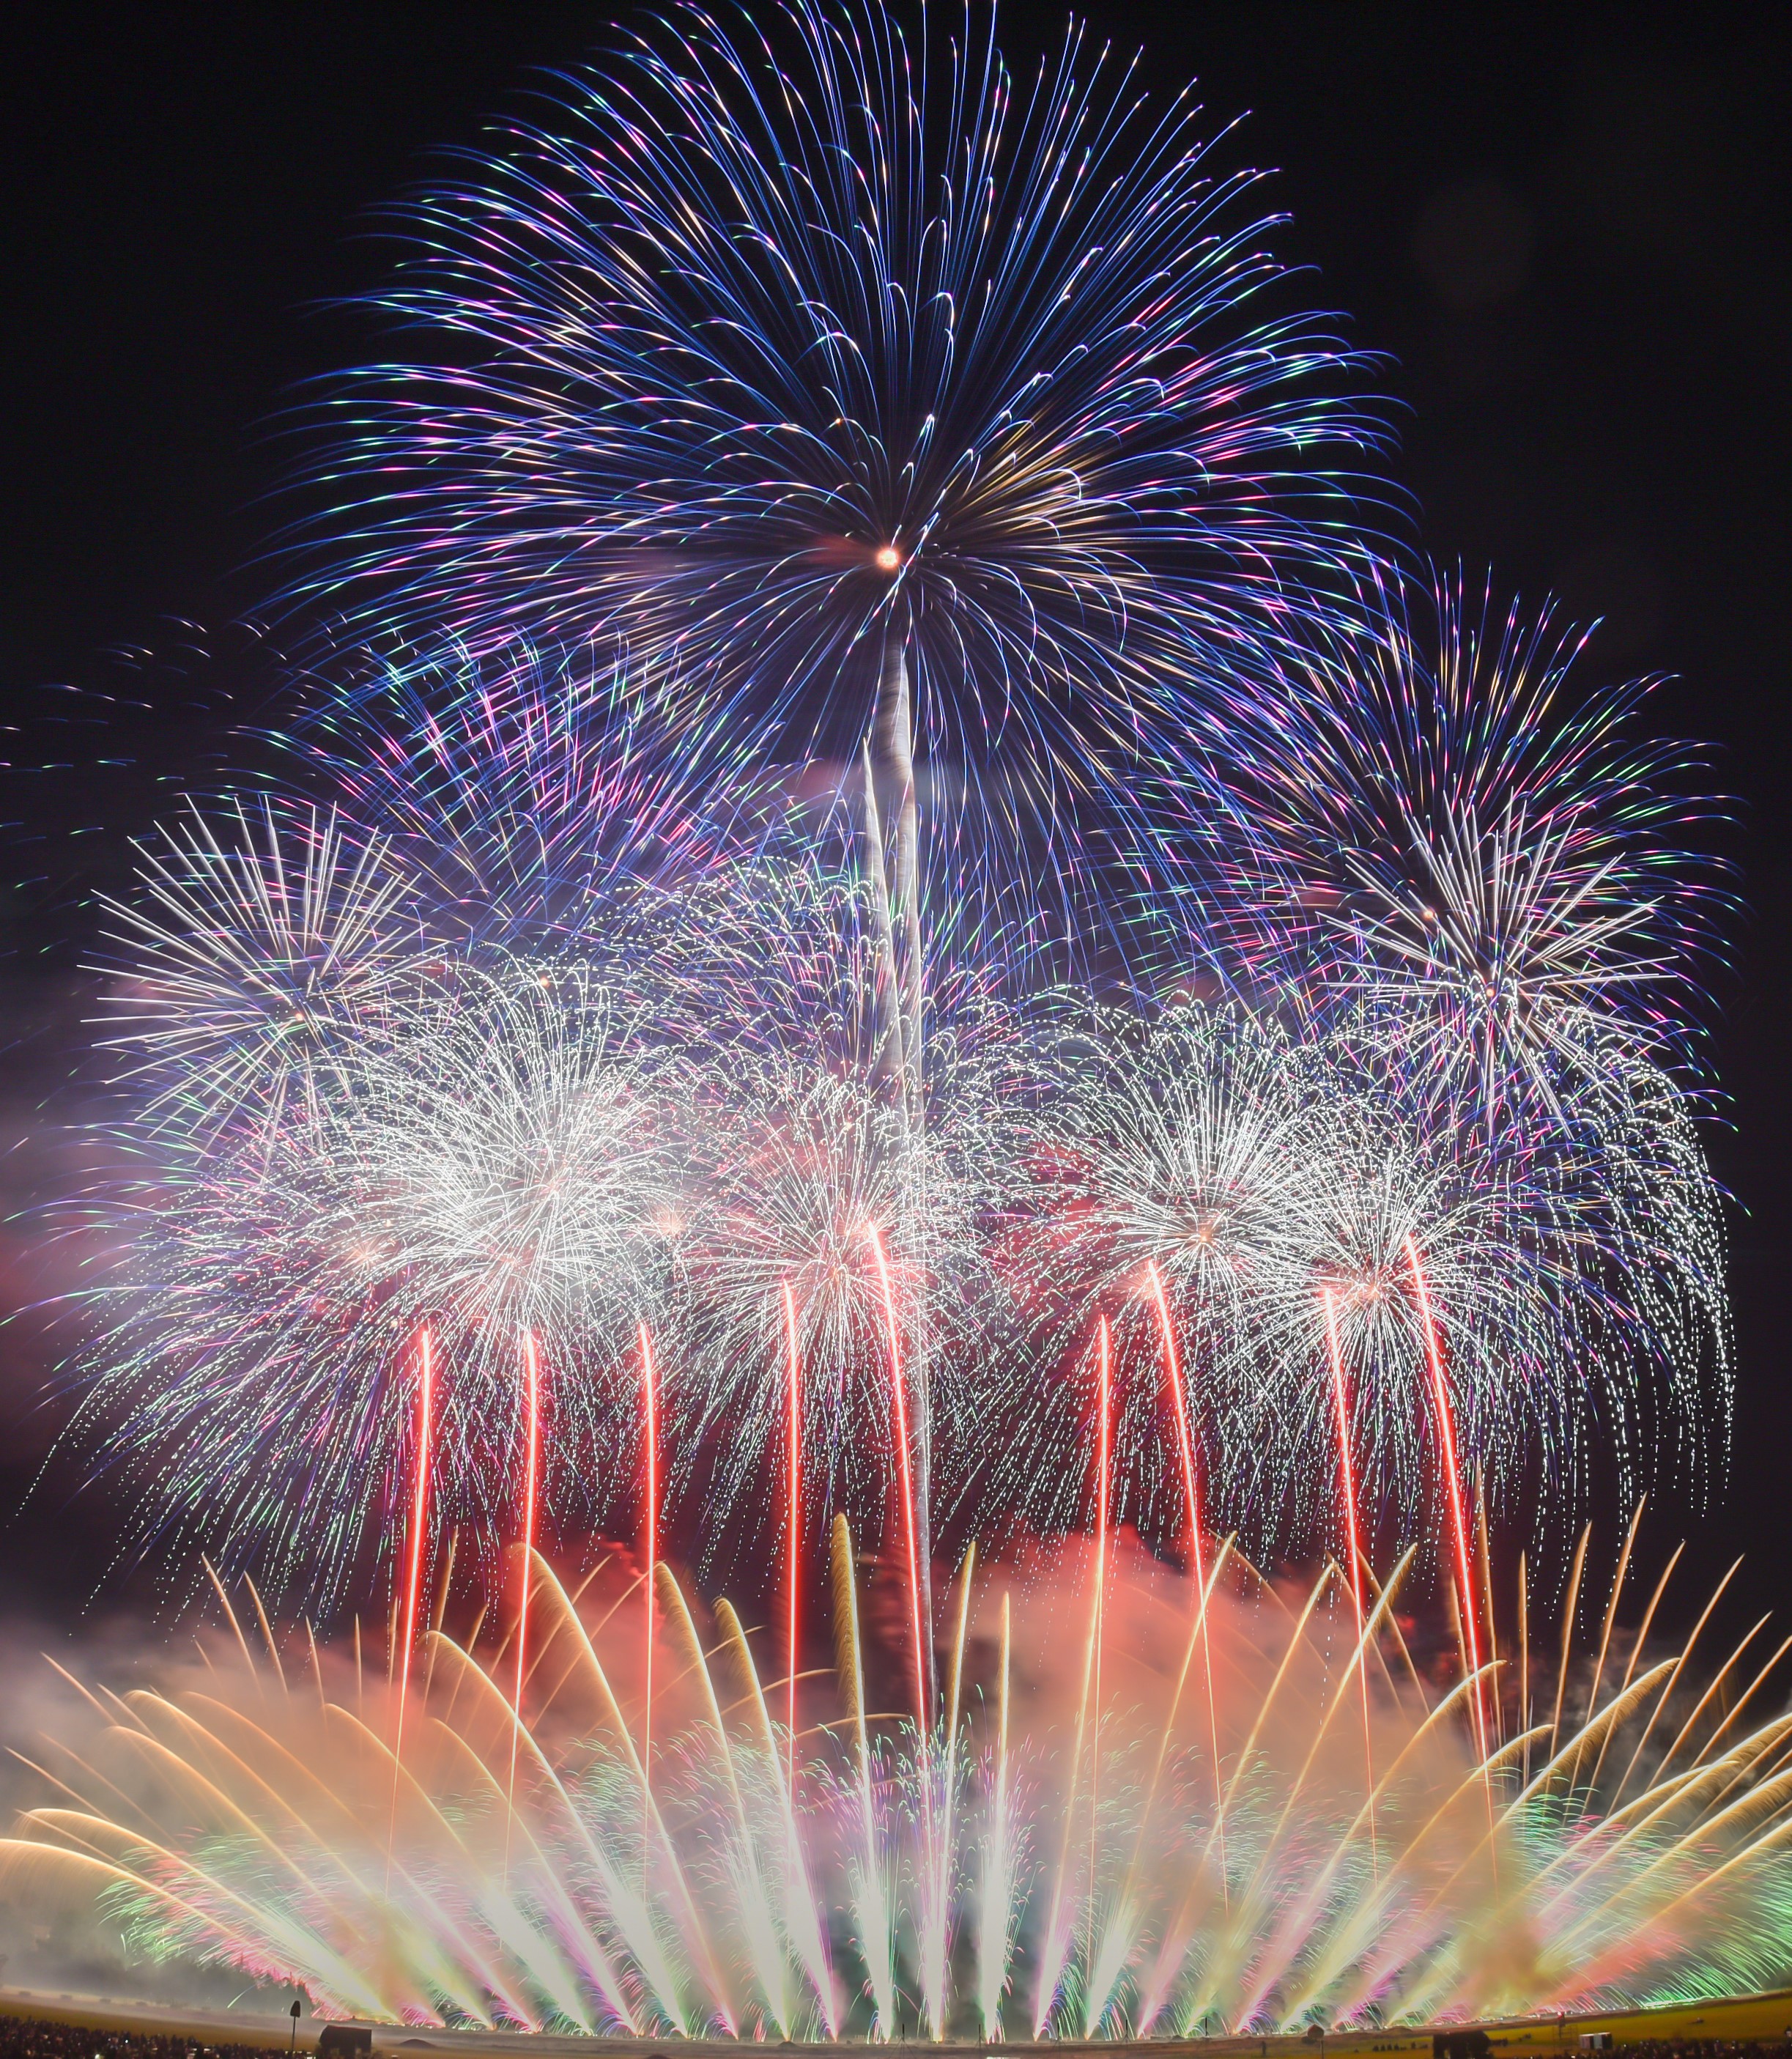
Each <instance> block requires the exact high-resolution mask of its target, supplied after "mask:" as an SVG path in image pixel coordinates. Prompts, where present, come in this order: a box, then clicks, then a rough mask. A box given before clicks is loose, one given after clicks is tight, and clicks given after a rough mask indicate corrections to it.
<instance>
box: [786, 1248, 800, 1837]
mask: <svg viewBox="0 0 1792 2059" xmlns="http://www.w3.org/2000/svg"><path fill="white" fill-rule="evenodd" d="M783 1295H784V1332H785V1337H786V1342H787V1344H788V1345H789V1348H790V1368H789V1372H790V1431H789V1452H788V1454H787V1473H786V1502H785V1508H786V1514H785V1523H786V1530H785V1539H786V1542H785V1552H786V1565H785V1568H784V1578H785V1581H786V1584H787V1586H788V1587H789V1589H790V1593H789V1595H788V1598H787V1606H788V1610H789V1614H788V1616H787V1619H786V1629H785V1638H784V1647H785V1651H786V1655H788V1658H789V1660H790V1681H789V1684H788V1686H787V1687H786V1691H785V1695H786V1699H785V1715H784V1728H785V1732H786V1739H787V1743H786V1749H787V1750H788V1752H789V1754H790V1762H789V1766H788V1768H787V1770H786V1781H787V1783H788V1785H789V1787H790V1795H791V1798H792V1802H793V1806H794V1798H795V1795H796V1738H797V1730H796V1679H797V1673H798V1668H799V1662H800V1655H801V1645H800V1642H799V1640H798V1636H797V1612H798V1607H799V1606H800V1603H801V1600H802V1351H801V1348H800V1347H799V1345H798V1342H797V1334H796V1296H794V1294H793V1293H792V1292H790V1282H789V1281H788V1280H786V1281H785V1283H784V1289H783Z"/></svg>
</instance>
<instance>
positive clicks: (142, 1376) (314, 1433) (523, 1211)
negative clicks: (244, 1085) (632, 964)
mask: <svg viewBox="0 0 1792 2059" xmlns="http://www.w3.org/2000/svg"><path fill="white" fill-rule="evenodd" d="M437 971H438V975H439V977H438V978H437V979H436V982H434V985H433V987H432V990H429V991H428V992H424V993H421V994H415V995H413V996H412V999H411V1002H410V1004H409V1006H408V1009H407V1010H406V1011H405V1012H404V1015H403V1017H402V1018H400V1022H399V1023H398V1025H397V1026H396V1028H395V1027H394V1026H393V1023H392V1018H390V1017H389V1016H388V1015H387V1014H382V1015H381V1017H380V1022H381V1025H382V1035H381V1037H380V1041H379V1042H378V1044H377V1045H376V1047H375V1048H372V1049H362V1050H360V1052H358V1053H357V1054H356V1063H355V1065H353V1067H352V1068H350V1069H344V1071H343V1072H342V1073H341V1075H340V1077H339V1078H333V1080H332V1081H331V1082H330V1089H331V1090H330V1091H329V1092H327V1093H320V1094H319V1096H318V1097H317V1099H316V1101H315V1102H314V1103H313V1105H311V1106H309V1107H308V1109H306V1110H305V1113H304V1116H303V1117H302V1118H301V1117H298V1116H297V1115H293V1116H292V1117H289V1119H288V1120H286V1121H283V1122H282V1123H281V1124H280V1125H277V1127H274V1128H272V1129H269V1128H267V1127H265V1126H263V1125H256V1126H254V1127H253V1128H249V1129H244V1130H242V1131H241V1132H240V1133H237V1134H236V1135H235V1136H233V1137H225V1138H221V1139H219V1138H213V1139H211V1140H209V1141H208V1142H207V1144H206V1146H205V1149H203V1150H199V1149H193V1148H190V1147H183V1148H181V1149H178V1150H176V1151H157V1150H156V1149H153V1145H154V1143H155V1141H156V1140H155V1138H154V1137H153V1136H152V1137H151V1138H149V1140H148V1141H147V1143H145V1141H144V1140H143V1139H141V1138H140V1137H135V1136H134V1135H133V1133H130V1132H129V1131H128V1130H127V1131H126V1133H125V1135H126V1138H127V1141H129V1142H130V1143H131V1144H132V1145H133V1154H132V1157H131V1159H130V1161H129V1163H130V1165H131V1167H132V1170H131V1173H130V1176H129V1179H128V1181H126V1182H124V1183H121V1185H120V1186H119V1187H118V1188H117V1189H115V1190H114V1191H113V1193H111V1194H110V1197H104V1198H105V1201H106V1210H107V1213H109V1215H110V1219H111V1220H112V1221H113V1224H114V1225H115V1226H116V1227H117V1229H120V1230H121V1232H122V1233H124V1234H125V1237H126V1238H127V1248H128V1249H129V1253H130V1256H129V1262H128V1263H127V1264H125V1266H124V1267H123V1268H121V1270H120V1271H119V1272H117V1274H115V1275H114V1276H112V1277H110V1278H109V1279H108V1280H107V1281H106V1284H104V1285H103V1286H102V1287H101V1288H98V1290H96V1292H95V1293H94V1295H93V1296H91V1297H90V1300H89V1303H88V1306H89V1309H90V1314H91V1315H92V1316H93V1317H94V1320H95V1321H96V1323H97V1324H99V1325H101V1327H102V1334H103V1336H104V1338H105V1343H104V1347H103V1350H102V1352H101V1354H100V1355H99V1356H98V1357H97V1359H96V1360H94V1362H93V1364H92V1372H93V1375H94V1379H93V1384H92V1385H91V1386H90V1389H89V1392H88V1395H87V1398H86V1404H85V1406H86V1412H87V1415H88V1416H90V1418H91V1420H93V1421H94V1423H95V1424H96V1425H103V1426H105V1427H104V1428H103V1429H102V1432H101V1436H100V1442H99V1451H98V1463H99V1464H100V1465H101V1466H102V1468H109V1469H113V1470H115V1471H117V1472H120V1473H121V1474H122V1475H123V1476H125V1477H126V1478H127V1479H129V1480H131V1481H133V1483H141V1486H142V1487H144V1488H145V1489H146V1490H149V1491H144V1492H142V1493H141V1495H140V1498H139V1512H140V1520H141V1523H142V1524H143V1525H144V1526H145V1530H144V1533H143V1539H142V1541H143V1542H144V1543H148V1542H149V1541H150V1540H151V1539H153V1540H155V1541H157V1542H158V1543H161V1544H163V1545H165V1546H166V1545H169V1544H172V1543H173V1542H174V1541H175V1540H176V1539H181V1540H182V1541H184V1542H185V1543H188V1544H189V1545H193V1544H205V1545H209V1547H212V1548H213V1549H214V1550H217V1551H222V1552H223V1553H224V1554H225V1555H226V1558H227V1559H228V1558H229V1557H231V1556H233V1555H235V1554H237V1553H240V1552H242V1551H250V1552H252V1553H253V1554H255V1555H257V1556H258V1557H260V1558H261V1561H262V1563H264V1564H265V1566H266V1567H268V1569H269V1571H270V1572H271V1573H272V1574H273V1576H274V1577H275V1578H276V1579H277V1580H284V1579H287V1578H289V1577H292V1576H293V1575H299V1576H301V1577H302V1578H303V1579H305V1581H306V1582H308V1583H309V1585H310V1587H311V1588H312V1590H313V1592H314V1594H315V1595H317V1598H318V1599H321V1600H324V1601H325V1602H326V1603H327V1602H328V1601H329V1599H332V1598H333V1597H334V1596H335V1595H338V1594H340V1591H341V1583H342V1582H343V1581H344V1579H346V1577H347V1576H348V1573H349V1571H351V1570H352V1567H353V1566H354V1564H355V1563H356V1558H357V1555H359V1553H360V1551H361V1549H362V1547H363V1546H364V1544H365V1543H368V1542H369V1541H371V1542H372V1543H374V1544H375V1545H376V1547H377V1548H379V1549H380V1550H381V1551H384V1549H386V1548H387V1547H388V1545H389V1541H390V1540H389V1539H388V1538H387V1537H385V1536H384V1534H383V1532H380V1531H378V1527H377V1519H378V1517H379V1516H380V1515H381V1514H382V1513H383V1511H385V1510H386V1509H388V1508H392V1507H396V1506H397V1505H399V1503H401V1502H402V1500H403V1499H404V1488H403V1477H404V1454H405V1452H406V1451H407V1450H408V1444H409V1425H410V1421H411V1401H410V1392H411V1388H410V1376H409V1368H410V1367H411V1365H412V1362H413V1360H414V1357H415V1353H416V1349H417V1348H418V1340H419V1338H420V1336H421V1335H422V1334H423V1333H424V1332H425V1330H427V1331H428V1332H429V1333H430V1334H431V1336H432V1338H433V1340H434V1348H435V1352H436V1359H437V1362H438V1364H439V1365H440V1368H441V1372H440V1381H439V1388H440V1392H439V1399H438V1405H437V1411H436V1432H435V1438H434V1448H435V1451H436V1464H437V1468H438V1473H439V1481H440V1484H439V1487H438V1489H437V1491H438V1494H439V1495H440V1496H441V1497H442V1498H444V1500H445V1502H446V1503H447V1505H448V1507H449V1508H450V1509H451V1510H454V1511H459V1512H460V1513H462V1514H464V1515H469V1516H476V1517H477V1518H479V1519H480V1521H481V1522H482V1523H483V1525H484V1529H485V1531H486V1533H487V1534H488V1535H495V1534H496V1531H500V1530H501V1529H502V1527H504V1524H503V1516H502V1511H504V1510H506V1509H507V1508H508V1505H509V1502H510V1499H511V1493H510V1488H509V1485H508V1473H509V1472H510V1471H511V1470H512V1468H509V1467H508V1465H507V1464H506V1461H505V1456H504V1455H505V1453H506V1452H507V1449H508V1445H509V1444H511V1443H512V1442H514V1441H515V1436H516V1432H515V1429H514V1425H515V1424H516V1420H517V1417H518V1411H517V1407H516V1396H517V1395H518V1393H519V1392H520V1384H521V1380H522V1373H523V1368H524V1353H525V1342H526V1340H534V1341H533V1344H532V1346H530V1348H538V1349H539V1351H540V1354H541V1356H542V1359H543V1360H544V1362H545V1364H546V1365H547V1367H548V1372H549V1376H550V1377H552V1379H553V1380H554V1384H555V1393H556V1406H557V1416H558V1420H557V1424H556V1443H555V1444H554V1446H553V1449H552V1453H551V1454H550V1458H551V1468H550V1470H551V1472H552V1478H553V1480H554V1483H555V1486H556V1492H557V1494H558V1496H559V1499H560V1503H561V1505H562V1506H571V1505H576V1504H577V1503H579V1500H580V1498H581V1497H580V1492H579V1488H580V1484H581V1483H583V1484H586V1485H587V1486H589V1485H592V1484H595V1483H596V1482H598V1481H600V1480H603V1479H605V1478H606V1477H607V1476H611V1475H613V1472H614V1470H615V1459H616V1456H617V1453H618V1450H619V1447H620V1448H623V1449H626V1448H627V1420H631V1418H628V1417H624V1416H621V1415H619V1412H618V1411H617V1409H616V1408H615V1395H616V1391H617V1387H618V1382H619V1376H618V1372H617V1366H618V1361H619V1356H620V1355H621V1353H622V1352H623V1351H624V1350H625V1349H626V1348H627V1343H628V1341H629V1340H631V1339H632V1337H633V1336H634V1332H635V1324H636V1323H637V1322H638V1321H639V1319H640V1317H641V1316H642V1315H643V1312H647V1311H649V1310H652V1309H654V1308H656V1307H657V1305H658V1300H659V1296H661V1295H662V1294H663V1292H664V1283H665V1281H666V1280H667V1278H668V1277H669V1276H670V1273H671V1267H672V1264H673V1261H674V1253H675V1235H674V1232H675V1225H676V1221H677V1217H676V1213H675V1212H676V1209H677V1205H678V1201H679V1185H678V1179H679V1160H678V1158H677V1155H676V1153H675V1152H674V1150H673V1149H671V1145H670V1143H669V1141H668V1138H669V1133H670V1128H671V1125H670V1117H669V1115H668V1113H667V1110H668V1107H669V1105H670V1101H671V1077H670V1072H669V1069H668V1064H667V1059H666V1057H665V1055H664V1053H663V1052H661V1051H660V1050H659V1049H658V1048H657V1047H655V1045H652V1044H651V1041H649V1040H648V1039H647V1037H646V1036H645V1034H644V1033H643V1021H642V1018H641V1017H640V1014H639V1010H638V1009H635V1010H631V1006H630V1004H629V1003H628V1002H627V998H625V997H621V996H618V995H616V994H614V993H613V992H612V991H611V990H607V989H599V988H597V987H595V986H594V985H593V984H592V983H591V982H590V981H589V980H588V979H587V978H584V977H583V976H581V974H579V970H578V968H576V967H574V966H567V965H565V964H564V963H561V964H559V965H558V966H556V970H555V972H554V973H553V974H552V975H550V974H547V973H545V972H543V971H542V970H540V968H539V967H538V966H535V965H533V964H530V965H528V966H520V965H517V964H515V963H510V964H507V965H505V966H502V967H501V968H500V969H498V970H488V971H487V972H484V973H482V974H475V973H473V972H472V971H471V970H468V968H466V967H461V968H459V969H458V970H456V972H455V973H454V974H453V976H452V978H450V977H448V975H447V974H446V973H445V971H444V969H442V968H440V967H438V968H437ZM344 1082H345V1083H346V1084H344ZM599 1460H601V1461H602V1463H599ZM152 1484H153V1485H152ZM370 1516H371V1517H373V1518H375V1519H376V1535H375V1537H374V1538H373V1539H372V1540H369V1539H368V1536H367V1534H366V1531H365V1528H364V1525H365V1524H366V1523H367V1521H368V1518H369V1517H370Z"/></svg>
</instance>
